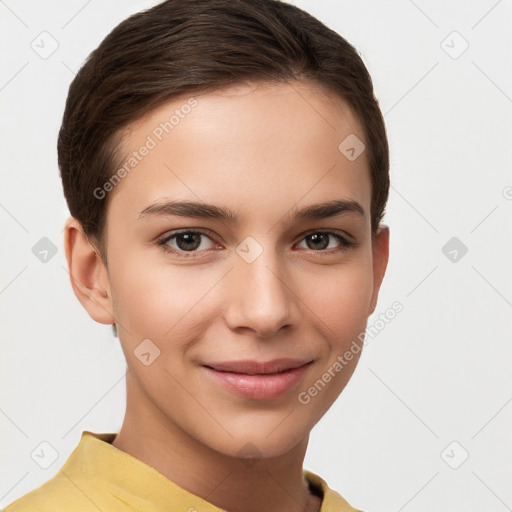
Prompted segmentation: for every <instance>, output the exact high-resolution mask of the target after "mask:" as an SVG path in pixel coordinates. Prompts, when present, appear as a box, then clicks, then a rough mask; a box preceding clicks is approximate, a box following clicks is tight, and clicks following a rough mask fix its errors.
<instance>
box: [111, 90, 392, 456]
mask: <svg viewBox="0 0 512 512" xmlns="http://www.w3.org/2000/svg"><path fill="white" fill-rule="evenodd" d="M173 115H174V117H172V116H173ZM170 119H171V121H169V120H170ZM166 123H167V124H166ZM354 135H355V136H356V137H357V138H358V139H359V140H360V141H364V135H363V130H362V128H361V125H360V123H359V122H358V120H357V118H356V117H355V116H354V115H353V114H352V112H351V110H350V109H349V107H348V106H347V104H346V103H344V102H343V101H342V100H341V99H339V98H338V97H336V96H334V95H332V94H330V93H328V92H326V91H323V90H321V89H320V88H318V87H313V86H307V85H304V84H298V83H295V84H293V86H292V85H287V84H279V85H273V84H266V83H259V84H253V85H238V86H233V87H230V88H225V89H223V90H221V91H217V92H210V93H207V94H202V95H196V96H194V99H190V98H189V97H183V98H181V99H179V100H178V99H174V100H173V101H172V102H169V103H168V104H165V105H164V106H162V107H160V108H158V109H156V110H155V111H153V112H152V113H151V114H150V115H148V116H146V117H145V118H144V119H142V120H141V121H139V122H137V123H134V124H133V125H132V126H130V129H129V130H127V131H126V133H125V136H124V140H123V145H122V148H123V152H124V154H123V158H124V159H122V163H121V166H120V168H121V167H122V165H124V163H127V164H128V165H127V166H126V167H125V170H126V169H130V170H129V172H128V171H127V172H125V173H123V172H121V173H120V175H121V176H120V177H122V179H121V181H120V182H119V183H118V184H117V185H116V186H115V188H114V189H113V191H112V192H111V196H110V200H109V201H110V202H109V206H108V211H107V224H106V240H107V245H106V247H107V250H106V252H107V258H108V288H109V289H108V297H109V300H110V301H111V308H112V311H113V315H114V318H115V321H116V325H117V329H118V333H119V338H120V341H121V344H122V347H123V351H124V354H125V356H126V360H127V364H128V366H129V368H130V370H131V372H132V374H133V375H134V377H135V379H136V382H137V385H138V386H139V387H140V389H141V391H142V393H141V394H140V395H139V396H142V397H143V399H144V400H150V401H152V403H153V404H155V405H156V406H157V407H158V409H159V410H160V411H161V412H162V413H163V416H164V417H165V418H166V419H168V420H169V422H171V423H173V424H176V425H178V426H179V427H181V428H182V429H183V430H184V431H185V432H187V433H188V434H189V435H191V436H193V437H194V438H195V439H196V440H198V441H199V442H201V443H203V444H204V445H207V446H209V447H211V448H213V449H214V450H216V451H218V452H221V453H223V454H227V455H236V454H237V453H238V452H239V451H240V450H241V449H242V447H244V446H245V445H246V443H252V444H253V445H255V446H256V447H257V450H258V451H259V452H260V454H261V455H262V456H263V457H270V456H276V455H280V454H283V453H285V452H287V451H288V450H290V449H291V448H292V447H293V446H294V445H295V444H297V443H298V442H299V441H301V440H303V439H304V438H305V437H307V435H308V434H309V431H310V430H311V429H312V427H313V426H314V424H315V423H316V422H317V421H318V420H319V419H320V418H321V417H322V415H323V414H324V413H325V412H326V410H327V409H328V408H329V407H330V406H331V405H332V404H333V402H334V401H335V399H336V398H337V397H338V395H339V394H340V393H341V391H342V390H343V388H344V387H345V385H346V384H347V382H348V380H349V379H350V377H351V375H352V373H353V371H354V369H355V366H356V364H357V361H358V358H359V356H360V348H361V345H362V343H361V341H362V338H361V336H360V334H361V333H362V332H364V329H365V326H366V322H367V318H368V316H369V314H370V313H371V311H372V306H373V305H374V302H375V301H376V299H377V293H378V288H379V286H380V282H381V280H382V277H383V274H384V270H385V264H386V261H387V238H386V237H387V231H383V232H381V233H380V239H379V240H380V242H381V243H380V244H378V243H376V242H372V237H371V227H370V199H371V182H370V177H369V169H368V160H367V155H366V152H365V151H363V152H362V153H361V154H360V155H359V156H358V157H357V158H355V159H354V158H353V156H354V155H353V154H352V153H353V152H350V150H349V152H348V153H347V151H346V148H345V146H342V149H343V148H345V149H344V150H343V151H342V150H340V149H339V146H340V143H342V142H343V141H344V140H345V139H346V138H347V137H349V136H350V137H352V139H349V141H350V140H352V142H353V141H354V140H356V139H353V137H354ZM352 146H354V144H352ZM143 147H146V148H147V149H146V150H144V149H142V148H143ZM360 147H361V146H356V147H355V151H356V154H357V152H358V150H359V148H360ZM134 152H135V153H136V154H135V155H134ZM347 155H349V156H351V157H352V158H348V157H347ZM130 158H135V160H131V161H130ZM180 203H188V204H180ZM190 203H194V205H192V204H190ZM348 352H350V353H351V354H352V356H351V357H350V356H349V354H348ZM244 363H247V364H244ZM260 363H261V364H260ZM263 363H266V364H263ZM278 372H279V373H278Z"/></svg>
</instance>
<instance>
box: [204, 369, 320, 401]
mask: <svg viewBox="0 0 512 512" xmlns="http://www.w3.org/2000/svg"><path fill="white" fill-rule="evenodd" d="M311 362H312V361H311V360H309V361H306V360H298V359H275V360H273V361H268V362H257V361H233V362H225V363H210V364H207V365H203V367H204V368H205V370H206V371H207V373H208V374H209V375H210V376H211V377H213V378H214V379H215V380H216V381H217V382H219V383H221V384H223V385H224V386H226V387H227V388H228V389H230V390H231V391H233V392H235V393H236V394H238V395H240V396H243V397H246V398H252V399H254V400H271V399H273V398H277V397H279V396H281V395H282V394H284V393H286V392H287V391H289V390H290V389H292V388H293V387H294V386H296V385H297V384H298V382H299V381H300V380H301V378H302V376H303V375H304V373H305V372H306V371H307V369H308V367H309V365H310V364H311Z"/></svg>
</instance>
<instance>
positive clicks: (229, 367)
mask: <svg viewBox="0 0 512 512" xmlns="http://www.w3.org/2000/svg"><path fill="white" fill-rule="evenodd" d="M310 362H311V359H291V358H281V359H274V360H272V361H267V362H258V361H231V362H223V363H209V364H205V365H203V366H206V367H209V368H212V369H213V370H217V371H220V372H230V373H243V374H246V375H269V374H273V373H281V372H284V371H287V370H293V369H295V368H299V367H301V366H304V365H305V364H308V363H310Z"/></svg>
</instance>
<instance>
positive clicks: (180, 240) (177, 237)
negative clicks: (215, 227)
mask: <svg viewBox="0 0 512 512" xmlns="http://www.w3.org/2000/svg"><path fill="white" fill-rule="evenodd" d="M208 242H209V243H208ZM157 245H158V246H159V247H162V249H163V250H164V251H165V252H168V253H172V254H175V255H176V256H178V257H180V256H184V257H188V256H195V255H196V253H200V252H204V251H206V250H207V249H212V248H213V247H215V245H216V244H215V242H214V241H213V240H212V239H211V238H210V237H209V236H208V235H206V233H203V232H201V231H191V230H188V231H179V232H176V233H173V234H171V235H168V236H165V237H163V238H161V239H160V240H158V241H157ZM186 253H189V254H186Z"/></svg>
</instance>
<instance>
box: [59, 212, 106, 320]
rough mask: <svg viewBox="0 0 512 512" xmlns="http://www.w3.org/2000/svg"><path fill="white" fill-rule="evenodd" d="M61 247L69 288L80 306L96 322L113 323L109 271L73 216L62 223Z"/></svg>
mask: <svg viewBox="0 0 512 512" xmlns="http://www.w3.org/2000/svg"><path fill="white" fill-rule="evenodd" d="M64 249H65V251H66V260H67V262H68V269H69V277H70V280H71V287H72V288H73V291H74V292H75V295H76V297H77V298H78V300H79V301H80V303H81V304H82V306H83V307H84V308H85V309H86V311H87V312H88V313H89V315H90V316H91V318H92V319H93V320H96V322H99V323H101V324H113V323H115V318H114V315H113V308H112V296H111V293H110V280H109V277H108V271H107V269H106V267H105V264H104V263H103V261H102V259H101V257H100V255H99V254H98V252H97V251H96V249H95V248H94V247H93V246H92V245H91V244H90V242H89V240H88V239H87V237H86V236H85V234H84V231H83V229H82V226H81V225H80V222H78V221H77V220H76V219H75V218H74V217H70V218H69V219H68V220H67V221H66V224H65V226H64Z"/></svg>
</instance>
